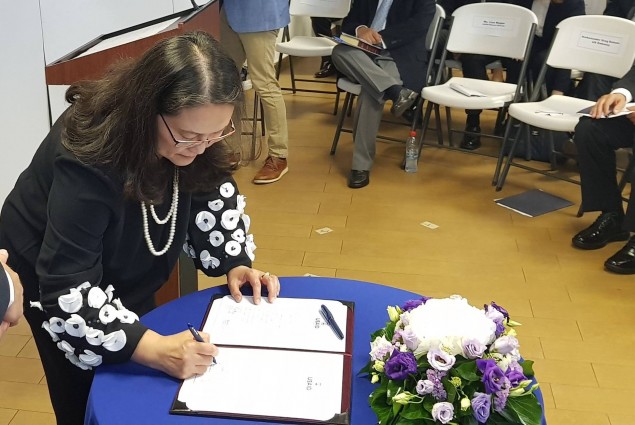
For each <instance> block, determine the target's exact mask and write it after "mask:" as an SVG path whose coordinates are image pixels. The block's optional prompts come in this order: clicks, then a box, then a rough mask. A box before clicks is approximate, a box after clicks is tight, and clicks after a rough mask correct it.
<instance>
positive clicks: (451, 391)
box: [441, 378, 456, 403]
mask: <svg viewBox="0 0 635 425" xmlns="http://www.w3.org/2000/svg"><path fill="white" fill-rule="evenodd" d="M441 383H442V384H443V388H445V391H446V392H447V393H448V401H449V402H450V403H454V399H456V387H455V386H454V385H452V384H451V383H450V381H449V380H448V378H443V379H442V380H441Z"/></svg>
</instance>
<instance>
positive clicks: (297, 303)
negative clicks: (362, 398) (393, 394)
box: [170, 296, 353, 424]
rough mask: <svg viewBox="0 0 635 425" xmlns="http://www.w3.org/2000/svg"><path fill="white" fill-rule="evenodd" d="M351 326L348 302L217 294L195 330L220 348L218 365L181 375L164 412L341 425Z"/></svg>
mask: <svg viewBox="0 0 635 425" xmlns="http://www.w3.org/2000/svg"><path fill="white" fill-rule="evenodd" d="M322 306H324V308H326V309H327V310H328V312H329V313H330V317H326V316H325V315H324V314H323V307H322ZM330 319H332V320H333V321H334V322H335V323H336V326H337V327H338V329H339V330H340V332H339V333H338V332H336V331H335V329H334V327H333V324H330V323H329V321H330ZM352 329H353V305H352V304H351V303H345V302H340V301H333V300H316V299H301V298H278V299H277V300H276V301H275V302H274V303H271V304H270V303H268V302H267V301H266V299H263V300H262V302H261V303H260V305H255V304H253V298H251V297H244V298H243V300H242V302H240V303H236V302H235V301H234V300H233V298H231V297H230V296H225V297H222V298H216V299H214V300H213V302H212V304H211V306H210V308H209V311H208V314H207V316H206V319H205V321H204V323H203V326H202V328H201V330H202V331H204V332H207V333H209V334H210V335H212V341H213V342H214V344H216V345H217V346H218V347H219V355H218V356H217V357H216V361H217V364H216V365H213V366H210V367H209V368H208V370H207V372H206V373H205V374H203V375H201V376H197V377H194V378H190V379H187V380H185V381H183V383H182V385H181V387H180V388H179V391H178V393H177V395H176V398H175V400H174V403H173V405H172V408H171V410H170V412H171V413H176V414H187V415H208V416H226V417H244V418H259V419H264V420H277V421H292V422H323V423H334V424H347V423H349V411H350V396H351V394H350V386H351V366H352V359H351V355H352V342H353V338H352ZM342 335H343V338H342V339H340V336H342ZM245 394H254V396H245Z"/></svg>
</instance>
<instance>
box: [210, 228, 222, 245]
mask: <svg viewBox="0 0 635 425" xmlns="http://www.w3.org/2000/svg"><path fill="white" fill-rule="evenodd" d="M223 242H225V236H223V234H222V233H221V232H219V231H218V230H214V231H213V232H212V233H210V234H209V243H211V244H212V246H213V247H214V248H216V247H219V246H221V245H222V244H223Z"/></svg>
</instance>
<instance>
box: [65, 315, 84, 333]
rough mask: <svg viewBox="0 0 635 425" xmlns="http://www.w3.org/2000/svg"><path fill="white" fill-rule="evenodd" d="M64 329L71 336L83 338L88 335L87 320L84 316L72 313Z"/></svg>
mask: <svg viewBox="0 0 635 425" xmlns="http://www.w3.org/2000/svg"><path fill="white" fill-rule="evenodd" d="M64 329H65V330H66V333H67V334H69V335H70V336H74V337H77V338H83V337H84V336H85V335H86V322H85V321H84V318H83V317H82V316H80V315H78V314H71V317H70V318H69V319H67V320H66V323H65V324H64Z"/></svg>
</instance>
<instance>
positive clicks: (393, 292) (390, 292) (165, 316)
mask: <svg viewBox="0 0 635 425" xmlns="http://www.w3.org/2000/svg"><path fill="white" fill-rule="evenodd" d="M280 280H281V284H282V291H281V293H280V295H281V296H283V297H295V298H321V299H336V300H345V301H353V302H354V303H355V322H354V330H353V337H354V340H353V379H352V389H351V391H352V394H351V417H350V418H351V424H352V425H370V424H374V423H377V419H376V416H375V414H374V412H373V411H372V410H371V408H370V406H369V405H368V395H369V394H370V393H371V392H372V391H373V388H374V385H372V384H371V383H370V381H369V380H368V379H367V378H366V377H359V376H357V372H358V371H359V370H361V369H362V367H364V366H365V365H366V363H367V362H368V359H369V357H368V352H369V351H370V335H371V333H373V332H374V331H376V330H377V329H379V328H382V327H383V326H384V325H385V323H386V320H387V317H388V316H387V314H386V307H387V306H389V305H402V304H403V303H404V301H407V300H410V299H413V298H418V297H419V295H418V294H414V293H412V292H408V291H404V290H401V289H396V288H392V287H388V286H383V285H377V284H373V283H368V282H359V281H354V280H344V279H335V278H321V277H286V278H281V279H280ZM227 293H228V290H227V286H219V287H214V288H210V289H205V290H202V291H199V292H196V293H193V294H190V295H186V296H184V297H181V298H179V299H176V300H174V301H171V302H169V303H167V304H165V305H162V306H161V307H158V308H156V309H155V310H153V311H151V312H150V313H148V314H146V315H145V316H143V317H142V318H141V321H142V322H143V323H144V324H145V325H146V326H148V327H149V328H151V329H153V330H155V331H157V332H158V333H160V334H163V335H169V334H174V333H178V332H181V331H183V330H185V329H186V324H187V323H188V322H189V323H192V324H194V326H195V327H198V326H199V325H200V324H201V322H202V320H203V317H204V315H205V312H206V310H207V306H208V304H209V302H210V300H211V298H212V296H213V295H215V294H227ZM179 384H180V380H178V379H174V378H171V377H169V376H167V375H165V374H164V373H162V372H159V371H157V370H154V369H150V368H147V367H144V366H141V365H139V364H136V363H133V362H128V363H121V364H112V365H102V366H100V367H98V368H97V369H96V373H95V379H94V381H93V385H92V387H91V391H90V396H89V399H88V405H87V408H86V419H85V424H89V425H111V424H112V425H121V424H135V425H143V424H152V425H163V424H175V425H176V424H179V425H182V424H187V425H190V424H191V425H195V424H210V423H231V424H236V425H239V424H244V425H247V424H249V425H255V424H268V425H270V424H271V422H258V421H254V420H240V419H227V418H214V417H197V416H183V415H171V414H169V409H170V406H171V405H172V401H173V400H174V397H175V395H176V392H177V389H178V387H179ZM538 396H539V399H540V401H541V403H542V398H541V395H540V394H539V393H538ZM543 423H544V419H543Z"/></svg>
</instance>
